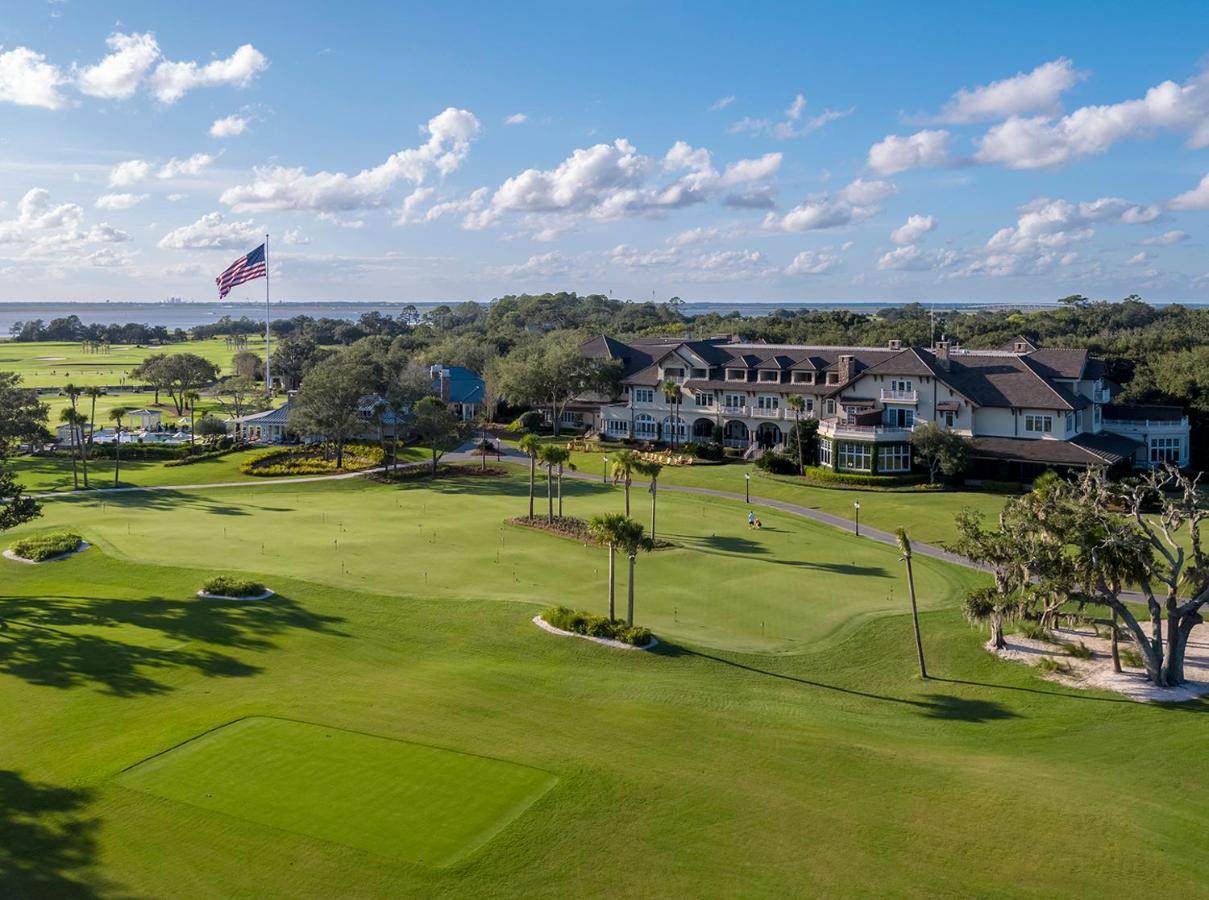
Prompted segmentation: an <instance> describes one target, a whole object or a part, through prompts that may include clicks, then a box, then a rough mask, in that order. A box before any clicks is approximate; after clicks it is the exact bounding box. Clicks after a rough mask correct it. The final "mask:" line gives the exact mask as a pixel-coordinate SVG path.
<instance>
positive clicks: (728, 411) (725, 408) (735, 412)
mask: <svg viewBox="0 0 1209 900" xmlns="http://www.w3.org/2000/svg"><path fill="white" fill-rule="evenodd" d="M722 415H724V416H745V415H747V406H746V405H744V406H730V405H728V404H723V405H722Z"/></svg>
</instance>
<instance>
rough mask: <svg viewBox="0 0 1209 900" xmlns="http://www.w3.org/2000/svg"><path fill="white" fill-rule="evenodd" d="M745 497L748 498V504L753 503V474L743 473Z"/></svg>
mask: <svg viewBox="0 0 1209 900" xmlns="http://www.w3.org/2000/svg"><path fill="white" fill-rule="evenodd" d="M743 495H744V496H745V497H746V498H747V502H748V504H750V503H751V472H744V473H743Z"/></svg>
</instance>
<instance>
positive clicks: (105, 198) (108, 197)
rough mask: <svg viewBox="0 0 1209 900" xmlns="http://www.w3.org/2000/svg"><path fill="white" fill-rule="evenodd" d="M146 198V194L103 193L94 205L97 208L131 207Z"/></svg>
mask: <svg viewBox="0 0 1209 900" xmlns="http://www.w3.org/2000/svg"><path fill="white" fill-rule="evenodd" d="M146 199H147V195H146V194H102V195H101V196H99V197H97V201H96V203H95V204H94V206H96V208H97V209H130V208H131V207H134V206H138V205H139V204H140V203H142V202H143V201H144V200H146Z"/></svg>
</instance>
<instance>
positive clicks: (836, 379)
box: [827, 372, 840, 384]
mask: <svg viewBox="0 0 1209 900" xmlns="http://www.w3.org/2000/svg"><path fill="white" fill-rule="evenodd" d="M827 383H828V384H839V383H840V373H839V372H828V373H827Z"/></svg>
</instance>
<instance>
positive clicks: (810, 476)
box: [803, 466, 944, 490]
mask: <svg viewBox="0 0 1209 900" xmlns="http://www.w3.org/2000/svg"><path fill="white" fill-rule="evenodd" d="M803 479H804V480H805V481H808V482H810V483H811V484H817V485H821V486H822V487H839V488H844V487H851V488H902V487H914V488H919V489H922V490H943V489H944V486H943V485H930V484H927V483H926V482H927V480H928V479H927V476H926V475H861V474H859V473H856V472H833V471H831V470H830V469H824V468H822V467H821V466H807V467H806V474H805V475H804V476H803Z"/></svg>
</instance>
